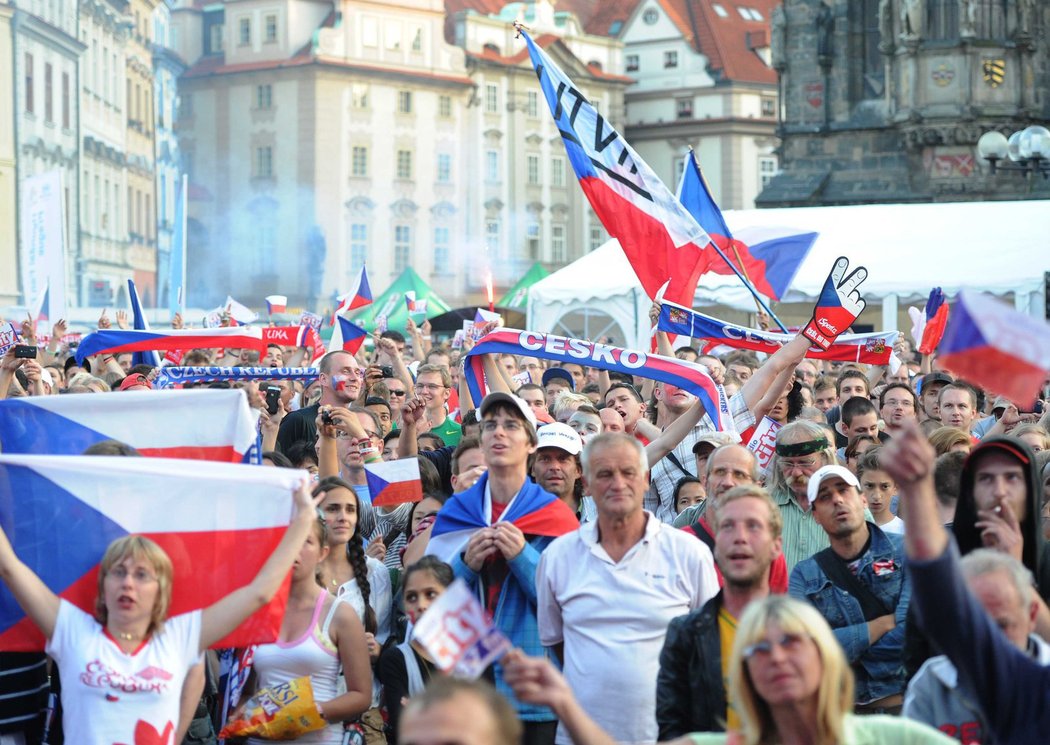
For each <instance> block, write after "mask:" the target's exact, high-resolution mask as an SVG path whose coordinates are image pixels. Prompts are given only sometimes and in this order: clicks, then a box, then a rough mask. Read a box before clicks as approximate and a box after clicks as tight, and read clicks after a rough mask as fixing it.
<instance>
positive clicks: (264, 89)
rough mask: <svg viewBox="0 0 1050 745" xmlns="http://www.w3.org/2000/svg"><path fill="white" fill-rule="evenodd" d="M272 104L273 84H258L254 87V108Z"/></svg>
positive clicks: (268, 106)
mask: <svg viewBox="0 0 1050 745" xmlns="http://www.w3.org/2000/svg"><path fill="white" fill-rule="evenodd" d="M271 106H273V86H271V85H269V84H267V85H260V86H256V88H255V108H257V109H268V108H270V107H271Z"/></svg>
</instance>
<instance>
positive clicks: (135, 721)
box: [45, 600, 201, 745]
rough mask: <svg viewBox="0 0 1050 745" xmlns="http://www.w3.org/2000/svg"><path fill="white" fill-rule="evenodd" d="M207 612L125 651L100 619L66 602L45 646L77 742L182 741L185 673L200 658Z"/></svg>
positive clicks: (175, 621) (174, 622)
mask: <svg viewBox="0 0 1050 745" xmlns="http://www.w3.org/2000/svg"><path fill="white" fill-rule="evenodd" d="M200 639H201V612H200V611H199V610H197V611H193V612H192V613H184V614H182V615H181V616H175V617H174V618H170V619H168V620H167V621H165V622H164V630H163V631H162V632H161V633H160V634H155V635H154V636H153V637H151V638H150V640H149V641H148V642H146V643H145V644H144V645H143V646H141V647H140V648H139V649H138V650H136V651H135V652H134V653H133V654H126V653H125V652H123V651H122V650H121V649H120V647H118V646H117V643H116V642H115V641H114V640H113V639H112V638H110V637H109V636H107V635H106V634H105V632H104V630H103V628H102V626H101V625H100V624H99V623H98V621H96V620H95V619H94V618H92V617H91V616H89V615H88V614H87V613H85V612H84V611H82V610H80V608H77V607H76V606H75V605H73V604H72V603H68V602H66V601H65V600H63V601H62V602H61V605H60V606H59V610H58V619H57V620H56V621H55V632H54V634H53V635H52V636H51V641H49V642H48V644H47V649H46V650H45V651H46V652H47V653H48V654H49V655H51V656H52V657H53V658H54V659H55V661H56V662H57V663H58V669H59V672H60V674H61V676H62V712H63V713H62V728H63V730H64V731H65V733H66V740H68V741H69V742H75V743H77V745H113V743H140V742H150V743H154V742H155V743H164V744H165V745H168V744H169V743H172V742H173V741H174V739H175V729H176V728H177V727H178V724H179V698H180V696H181V695H182V684H183V682H184V681H185V679H186V673H187V672H189V669H190V668H191V667H192V666H193V665H194V664H196V662H197V661H198V660H199V659H200Z"/></svg>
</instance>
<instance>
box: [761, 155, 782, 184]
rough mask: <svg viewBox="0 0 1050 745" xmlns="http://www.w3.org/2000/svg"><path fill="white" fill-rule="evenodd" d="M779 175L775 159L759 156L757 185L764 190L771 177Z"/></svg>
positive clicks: (770, 156)
mask: <svg viewBox="0 0 1050 745" xmlns="http://www.w3.org/2000/svg"><path fill="white" fill-rule="evenodd" d="M778 173H780V168H779V166H778V164H777V159H776V157H775V156H772V155H765V156H760V157H759V159H758V185H759V186H760V187H761V188H763V189H765V188H766V186H768V185H769V182H770V181H772V180H773V177H774V176H776V175H777V174H778Z"/></svg>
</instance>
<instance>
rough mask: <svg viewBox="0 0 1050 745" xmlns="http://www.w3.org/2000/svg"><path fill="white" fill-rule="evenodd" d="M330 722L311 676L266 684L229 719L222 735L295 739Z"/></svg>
mask: <svg viewBox="0 0 1050 745" xmlns="http://www.w3.org/2000/svg"><path fill="white" fill-rule="evenodd" d="M326 726H328V723H327V722H326V721H325V720H324V717H322V716H321V712H320V710H318V708H317V703H316V702H315V701H314V689H313V686H312V685H310V678H309V677H308V676H304V677H302V678H296V679H295V680H290V681H288V682H287V683H282V684H281V685H277V686H273V687H271V688H262V689H260V690H259V691H257V692H256V693H255V695H254V696H252V697H251V698H250V699H248V701H247V702H246V703H245V704H244V707H243V708H241V709H240V710H239V711H238V712H237V713H236V714H235V715H234V718H233V719H231V720H230V721H229V722H227V723H226V726H225V727H223V728H222V732H220V733H219V738H220V739H222V738H227V737H247V736H249V735H251V736H254V737H261V738H263V739H265V740H294V739H296V738H297V737H300V736H301V735H304V734H306V733H307V732H314V731H315V730H319V729H323V728H324V727H326Z"/></svg>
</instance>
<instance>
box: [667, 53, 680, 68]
mask: <svg viewBox="0 0 1050 745" xmlns="http://www.w3.org/2000/svg"><path fill="white" fill-rule="evenodd" d="M672 67H678V52H664V68H665V69H670V68H672Z"/></svg>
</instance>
